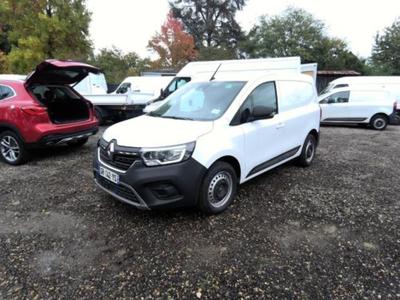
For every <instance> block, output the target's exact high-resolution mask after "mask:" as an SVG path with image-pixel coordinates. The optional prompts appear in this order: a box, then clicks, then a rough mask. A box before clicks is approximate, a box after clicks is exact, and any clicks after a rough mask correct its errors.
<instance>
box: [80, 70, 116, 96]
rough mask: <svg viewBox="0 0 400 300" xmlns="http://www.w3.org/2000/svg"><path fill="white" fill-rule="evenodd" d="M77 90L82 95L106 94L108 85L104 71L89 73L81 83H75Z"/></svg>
mask: <svg viewBox="0 0 400 300" xmlns="http://www.w3.org/2000/svg"><path fill="white" fill-rule="evenodd" d="M73 88H74V90H75V91H77V92H78V93H79V94H81V95H104V94H107V91H108V87H107V81H106V77H105V76H104V73H101V72H99V73H89V74H88V76H86V77H85V78H84V79H83V80H81V81H80V82H79V83H77V84H75V85H73Z"/></svg>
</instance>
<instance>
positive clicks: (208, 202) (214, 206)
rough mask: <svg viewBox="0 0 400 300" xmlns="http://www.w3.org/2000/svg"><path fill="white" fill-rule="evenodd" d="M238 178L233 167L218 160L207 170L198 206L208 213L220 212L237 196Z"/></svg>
mask: <svg viewBox="0 0 400 300" xmlns="http://www.w3.org/2000/svg"><path fill="white" fill-rule="evenodd" d="M237 185H238V178H237V175H236V172H235V170H234V169H233V167H232V166H231V165H230V164H228V163H226V162H217V163H215V164H214V165H212V166H211V168H210V169H209V171H208V172H207V174H206V176H205V178H204V180H203V184H202V186H201V189H200V197H199V202H198V207H199V209H200V210H201V211H203V212H204V213H206V214H219V213H221V212H223V211H224V210H226V209H227V207H228V206H229V205H230V204H231V203H232V201H233V199H234V198H235V196H236V192H237Z"/></svg>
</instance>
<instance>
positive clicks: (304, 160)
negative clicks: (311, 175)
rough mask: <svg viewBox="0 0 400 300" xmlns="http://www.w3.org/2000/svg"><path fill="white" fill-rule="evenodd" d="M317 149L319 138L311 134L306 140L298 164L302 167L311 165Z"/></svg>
mask: <svg viewBox="0 0 400 300" xmlns="http://www.w3.org/2000/svg"><path fill="white" fill-rule="evenodd" d="M316 150H317V140H316V139H315V136H313V135H312V134H309V135H308V136H307V138H306V140H305V141H304V145H303V148H302V150H301V154H300V156H299V157H298V159H297V164H298V165H299V166H301V167H309V166H310V165H311V164H312V162H313V160H314V158H315V152H316Z"/></svg>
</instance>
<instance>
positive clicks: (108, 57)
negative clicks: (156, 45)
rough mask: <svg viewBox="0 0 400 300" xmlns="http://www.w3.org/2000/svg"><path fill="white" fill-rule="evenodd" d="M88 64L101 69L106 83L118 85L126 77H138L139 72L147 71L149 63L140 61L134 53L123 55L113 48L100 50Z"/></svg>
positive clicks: (146, 60)
mask: <svg viewBox="0 0 400 300" xmlns="http://www.w3.org/2000/svg"><path fill="white" fill-rule="evenodd" d="M90 63H91V64H93V65H95V66H96V67H99V68H100V69H102V71H103V72H104V74H105V76H106V79H107V82H109V83H120V82H121V81H122V80H123V79H124V78H126V77H127V76H134V75H139V74H140V72H141V71H143V70H145V69H148V68H149V64H150V61H149V60H148V59H141V58H140V57H139V56H138V55H137V54H136V53H134V52H130V53H128V54H123V53H122V51H121V50H119V49H117V48H115V47H113V48H112V49H101V50H100V52H99V53H98V54H97V55H94V57H92V58H91V59H90Z"/></svg>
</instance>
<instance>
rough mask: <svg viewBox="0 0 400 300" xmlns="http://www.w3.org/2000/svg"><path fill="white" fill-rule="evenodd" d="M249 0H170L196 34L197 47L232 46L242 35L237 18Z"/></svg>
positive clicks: (183, 21)
mask: <svg viewBox="0 0 400 300" xmlns="http://www.w3.org/2000/svg"><path fill="white" fill-rule="evenodd" d="M245 4H246V0H226V1H220V0H171V1H170V7H171V10H172V13H173V15H174V17H175V18H177V19H179V20H181V21H182V23H183V24H184V25H185V29H186V31H187V32H188V33H189V34H191V35H192V36H193V37H194V40H195V44H196V47H197V48H198V49H200V48H203V47H221V46H222V47H231V48H235V47H236V45H237V43H238V42H239V41H240V40H242V39H243V33H242V30H241V28H240V25H239V24H238V23H237V22H236V20H235V15H236V12H237V11H238V10H241V9H242V8H243V6H244V5H245Z"/></svg>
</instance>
